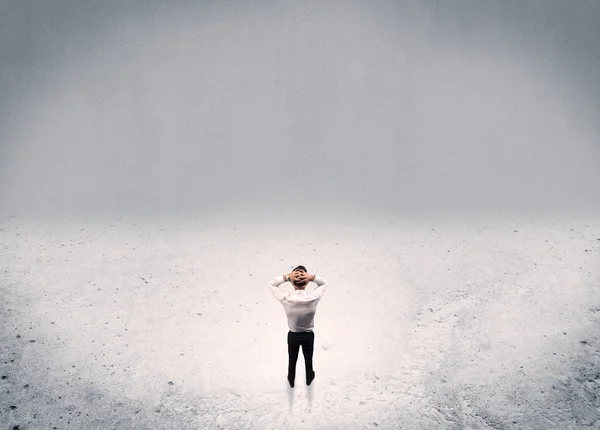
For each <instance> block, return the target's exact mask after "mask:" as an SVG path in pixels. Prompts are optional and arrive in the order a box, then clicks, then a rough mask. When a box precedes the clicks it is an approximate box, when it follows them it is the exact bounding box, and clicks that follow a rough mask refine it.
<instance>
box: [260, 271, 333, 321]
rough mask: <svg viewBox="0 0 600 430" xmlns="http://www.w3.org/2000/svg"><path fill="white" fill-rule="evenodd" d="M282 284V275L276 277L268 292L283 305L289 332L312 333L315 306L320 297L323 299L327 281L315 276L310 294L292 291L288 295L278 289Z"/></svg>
mask: <svg viewBox="0 0 600 430" xmlns="http://www.w3.org/2000/svg"><path fill="white" fill-rule="evenodd" d="M284 282H285V280H284V279H283V275H281V276H278V277H277V278H275V279H273V280H272V281H271V282H269V290H270V291H271V292H272V293H273V296H275V298H276V299H277V300H279V301H280V302H281V304H282V305H283V309H285V313H286V315H287V319H288V327H289V328H290V331H293V332H307V331H313V328H314V320H315V312H316V311H317V304H318V303H319V300H321V297H323V294H325V290H326V289H327V281H325V279H323V278H321V277H319V276H316V275H315V280H314V281H313V282H314V283H315V284H317V286H316V288H315V289H313V290H312V291H310V292H309V291H305V290H294V291H292V292H290V293H286V292H285V291H283V290H282V289H281V288H279V286H280V285H281V284H283V283H284Z"/></svg>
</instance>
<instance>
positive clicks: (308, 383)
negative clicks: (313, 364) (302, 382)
mask: <svg viewBox="0 0 600 430" xmlns="http://www.w3.org/2000/svg"><path fill="white" fill-rule="evenodd" d="M314 379H315V372H313V373H312V375H311V376H310V377H309V378H306V385H310V384H311V383H312V381H313V380H314Z"/></svg>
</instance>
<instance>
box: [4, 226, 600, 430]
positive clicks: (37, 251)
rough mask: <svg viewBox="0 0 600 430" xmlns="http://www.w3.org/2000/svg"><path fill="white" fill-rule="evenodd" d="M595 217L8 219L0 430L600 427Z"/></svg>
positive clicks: (599, 232) (599, 241)
mask: <svg viewBox="0 0 600 430" xmlns="http://www.w3.org/2000/svg"><path fill="white" fill-rule="evenodd" d="M598 219H600V218H599V217H592V216H588V217H577V216H564V217H552V216H539V217H533V216H532V217H522V218H510V219H509V218H502V217H500V218H497V219H493V218H492V217H488V218H480V219H472V220H467V219H463V220H461V219H454V220H448V221H440V220H428V219H421V220H418V221H417V220H410V219H400V218H397V219H391V218H390V219H387V220H384V219H379V220H375V221H374V220H371V221H366V220H354V221H352V220H350V219H341V220H336V221H335V222H333V221H327V220H320V221H317V220H314V219H312V220H311V219H307V220H304V221H303V222H278V221H277V220H268V221H267V220H263V221H248V220H243V219H242V217H239V218H238V219H229V220H225V219H218V218H214V219H202V220H200V219H197V220H189V219H188V220H174V219H172V220H166V219H125V218H123V219H110V220H109V219H104V220H88V221H81V220H67V219H55V220H32V219H19V218H4V219H2V220H0V261H2V264H1V267H0V269H1V270H0V296H1V299H0V345H2V347H1V348H0V376H1V378H2V379H1V380H0V392H1V393H2V395H0V429H13V428H18V429H20V430H25V429H53V428H56V429H81V428H86V429H90V430H92V429H99V430H100V429H102V430H105V429H113V428H114V429H204V428H207V429H208V428H210V429H214V428H227V429H234V428H235V429H283V428H293V429H303V428H305V429H316V428H320V429H338V428H339V429H346V428H357V429H358V428H371V429H374V428H379V429H392V428H406V429H433V428H435V429H586V428H600V409H599V408H600V399H599V398H598V393H600V373H599V372H600V351H599V349H600V335H599V333H600V331H599V324H600V293H599V292H598V281H599V279H600V278H599V276H598V275H599V271H598V261H599V260H598V252H599V251H600V222H598ZM296 264H305V265H306V266H307V267H308V268H309V271H313V272H316V273H319V274H320V275H322V276H323V277H325V278H326V279H327V280H328V281H329V285H330V287H329V290H328V292H327V293H326V295H325V297H324V298H323V300H322V302H321V303H320V305H319V309H318V312H317V317H316V327H315V332H316V339H315V356H314V360H315V370H316V372H317V379H316V380H315V382H314V383H313V386H311V387H306V386H305V385H304V384H303V383H302V380H303V379H304V374H303V361H302V358H301V357H300V359H299V362H298V376H297V381H296V388H295V389H293V390H291V389H289V388H287V386H286V380H285V373H286V358H287V355H286V354H287V351H286V344H285V338H286V333H287V326H286V320H285V315H284V313H283V309H282V307H281V305H280V304H279V303H277V301H275V300H274V299H273V297H271V296H270V294H269V293H268V291H267V289H266V283H267V282H268V281H269V280H270V279H271V278H272V277H274V276H277V275H278V274H281V273H283V272H284V271H287V270H289V269H290V268H291V267H292V266H294V265H296ZM288 288H289V285H288Z"/></svg>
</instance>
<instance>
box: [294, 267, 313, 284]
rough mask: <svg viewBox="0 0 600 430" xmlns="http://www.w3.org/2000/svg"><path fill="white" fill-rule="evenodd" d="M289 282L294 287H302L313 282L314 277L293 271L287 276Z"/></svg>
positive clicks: (299, 271) (304, 272)
mask: <svg viewBox="0 0 600 430" xmlns="http://www.w3.org/2000/svg"><path fill="white" fill-rule="evenodd" d="M289 278H290V282H291V283H292V284H294V286H296V287H304V286H306V284H308V283H309V282H311V281H314V280H315V275H314V274H311V273H307V272H306V271H304V270H302V269H295V270H294V271H293V272H291V273H290V275H289Z"/></svg>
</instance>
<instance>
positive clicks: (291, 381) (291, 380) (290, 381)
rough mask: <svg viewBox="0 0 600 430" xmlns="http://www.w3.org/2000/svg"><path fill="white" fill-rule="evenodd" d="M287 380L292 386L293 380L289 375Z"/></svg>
mask: <svg viewBox="0 0 600 430" xmlns="http://www.w3.org/2000/svg"><path fill="white" fill-rule="evenodd" d="M287 380H288V382H289V383H290V387H292V388H294V380H293V379H290V377H289V376H288V377H287Z"/></svg>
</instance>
